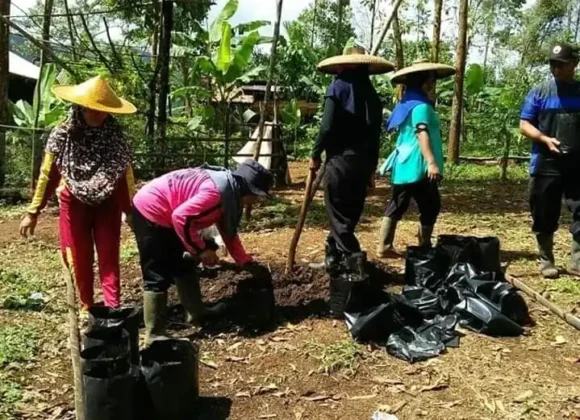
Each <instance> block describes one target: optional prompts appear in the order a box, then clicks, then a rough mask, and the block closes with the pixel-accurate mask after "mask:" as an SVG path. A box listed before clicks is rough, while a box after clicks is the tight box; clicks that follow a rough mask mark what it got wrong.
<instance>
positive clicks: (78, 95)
mask: <svg viewBox="0 0 580 420" xmlns="http://www.w3.org/2000/svg"><path fill="white" fill-rule="evenodd" d="M52 92H53V93H54V94H55V95H56V96H57V97H58V98H60V99H63V100H65V101H68V102H72V103H73V104H77V105H80V106H82V107H85V108H89V109H92V110H95V111H101V112H107V113H109V114H134V113H135V112H137V108H135V106H134V105H133V104H132V103H130V102H128V101H126V100H125V99H122V98H119V97H118V96H117V95H116V94H115V92H113V90H112V89H111V87H110V86H109V84H108V83H107V81H106V80H105V79H103V78H102V77H101V76H96V77H93V78H92V79H89V80H87V81H86V82H83V83H81V84H79V85H73V86H54V87H53V88H52Z"/></svg>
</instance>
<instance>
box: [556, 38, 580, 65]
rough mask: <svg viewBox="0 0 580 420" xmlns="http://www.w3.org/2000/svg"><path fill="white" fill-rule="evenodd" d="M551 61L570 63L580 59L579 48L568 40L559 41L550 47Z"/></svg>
mask: <svg viewBox="0 0 580 420" xmlns="http://www.w3.org/2000/svg"><path fill="white" fill-rule="evenodd" d="M549 59H550V61H560V62H562V63H570V62H573V61H577V60H578V49H577V48H576V47H574V46H572V45H570V44H568V43H566V42H559V43H557V44H554V45H553V46H552V48H550V54H549Z"/></svg>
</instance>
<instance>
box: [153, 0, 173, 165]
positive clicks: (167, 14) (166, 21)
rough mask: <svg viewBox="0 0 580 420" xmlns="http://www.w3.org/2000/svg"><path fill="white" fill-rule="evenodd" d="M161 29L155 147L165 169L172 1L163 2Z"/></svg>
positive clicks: (165, 0)
mask: <svg viewBox="0 0 580 420" xmlns="http://www.w3.org/2000/svg"><path fill="white" fill-rule="evenodd" d="M162 17H163V20H162V27H161V39H160V42H159V57H158V60H159V64H160V70H159V103H158V115H157V133H156V139H157V141H156V146H157V152H158V153H161V155H160V156H161V162H160V163H161V167H162V168H165V162H164V160H165V159H164V154H165V135H166V132H167V97H168V96H169V60H170V51H171V31H172V29H173V1H172V0H164V1H163V5H162Z"/></svg>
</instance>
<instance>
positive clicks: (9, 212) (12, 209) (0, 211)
mask: <svg viewBox="0 0 580 420" xmlns="http://www.w3.org/2000/svg"><path fill="white" fill-rule="evenodd" d="M26 207H28V204H18V205H13V204H7V203H5V202H4V201H2V200H0V220H9V219H16V218H20V217H22V215H23V214H24V213H25V212H26Z"/></svg>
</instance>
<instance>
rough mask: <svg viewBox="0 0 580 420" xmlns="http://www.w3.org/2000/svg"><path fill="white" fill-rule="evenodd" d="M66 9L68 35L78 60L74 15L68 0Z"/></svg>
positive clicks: (73, 52) (73, 53) (65, 2)
mask: <svg viewBox="0 0 580 420" xmlns="http://www.w3.org/2000/svg"><path fill="white" fill-rule="evenodd" d="M64 11H65V13H66V22H67V25H68V36H70V49H71V54H72V58H73V60H74V61H75V62H76V61H77V59H78V58H77V49H76V47H75V35H74V30H73V17H72V15H71V13H70V9H69V7H68V0H64Z"/></svg>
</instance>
